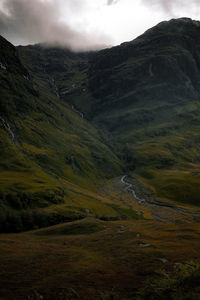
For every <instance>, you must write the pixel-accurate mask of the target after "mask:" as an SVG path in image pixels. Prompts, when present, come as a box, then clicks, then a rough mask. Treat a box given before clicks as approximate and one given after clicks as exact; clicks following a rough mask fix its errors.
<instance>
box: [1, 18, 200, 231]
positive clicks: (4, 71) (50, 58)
mask: <svg viewBox="0 0 200 300" xmlns="http://www.w3.org/2000/svg"><path fill="white" fill-rule="evenodd" d="M199 31H200V22H197V21H193V20H191V19H187V18H181V19H173V20H171V21H168V22H162V23H160V24H158V25H157V26H155V27H153V28H151V29H149V30H148V31H146V32H145V33H144V34H143V35H141V36H139V37H138V38H137V39H135V40H133V41H131V42H128V43H123V44H121V45H119V46H117V47H113V48H109V49H105V50H101V51H97V52H95V51H93V52H86V53H79V52H77V53H75V52H72V51H70V50H68V49H66V48H57V47H48V46H47V45H45V44H38V45H29V46H19V47H14V46H13V45H11V44H10V43H9V42H8V41H6V40H5V39H4V38H3V37H1V39H0V47H1V52H0V67H1V68H0V78H1V88H0V91H1V103H0V108H1V116H0V117H1V119H0V135H1V141H0V148H1V162H0V178H1V191H0V192H1V203H0V205H1V220H2V224H1V226H2V229H1V230H6V231H12V230H16V231H18V230H19V231H20V230H23V229H30V228H33V227H34V226H39V227H41V226H44V225H47V224H48V225H49V224H55V223H59V222H61V221H63V220H71V219H72V220H73V219H76V218H82V217H84V216H85V215H87V213H88V211H89V212H90V213H91V215H94V216H98V217H100V218H101V217H102V218H105V217H106V218H113V217H121V215H120V214H119V210H116V209H114V208H113V207H112V208H111V206H110V202H109V201H111V200H108V199H107V198H106V199H104V200H103V202H101V201H102V198H101V200H100V198H99V194H98V192H97V191H98V189H99V184H101V183H102V182H108V180H109V179H112V178H115V177H117V176H119V175H121V176H122V175H123V174H125V173H126V174H129V176H130V177H133V178H134V180H135V181H136V182H137V183H138V184H139V185H140V186H143V187H144V189H147V190H149V193H151V194H153V195H154V197H156V198H157V200H158V201H161V202H163V201H164V202H169V201H175V202H180V203H188V204H195V205H199V204H200V201H199V196H198V195H199V192H200V187H199V186H200V185H199V182H200V173H199V167H200V156H199V142H200V136H199V125H200V102H199V99H200V38H199ZM91 193H93V194H92V195H93V196H92V201H91V200H89V199H91ZM80 194H81V195H84V196H83V198H84V200H83V199H82V200H81V201H82V202H81V203H80ZM81 197H82V196H81ZM74 199H75V200H74ZM107 201H108V202H107ZM100 202H101V204H99V203H100ZM111 202H112V201H111ZM95 203H96V204H95ZM108 203H109V205H108ZM99 205H100V207H99ZM121 205H122V204H121ZM122 206H123V205H122ZM99 211H101V213H99ZM27 215H28V221H27V220H26V219H27ZM10 220H12V221H10ZM13 220H14V221H13ZM10 223H12V224H14V225H8V224H10ZM6 224H7V225H6ZM16 224H17V225H16ZM9 226H10V227H9Z"/></svg>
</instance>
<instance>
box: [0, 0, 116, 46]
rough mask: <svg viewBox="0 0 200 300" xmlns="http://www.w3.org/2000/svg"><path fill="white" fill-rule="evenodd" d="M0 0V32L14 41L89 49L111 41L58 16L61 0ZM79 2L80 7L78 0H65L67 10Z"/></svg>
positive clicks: (75, 7)
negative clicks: (71, 24) (81, 29)
mask: <svg viewBox="0 0 200 300" xmlns="http://www.w3.org/2000/svg"><path fill="white" fill-rule="evenodd" d="M0 1H1V3H0V4H1V6H0V34H1V35H3V36H4V37H5V38H7V39H8V40H9V41H11V42H12V43H14V44H33V43H41V42H46V43H48V44H50V45H52V44H57V45H60V46H67V47H69V48H71V49H73V50H89V49H100V48H104V47H105V46H106V45H108V44H110V43H111V41H110V39H109V37H107V36H106V35H104V34H98V33H95V34H92V33H88V32H84V31H82V32H81V31H80V29H79V30H78V29H77V30H76V29H74V28H72V27H71V26H70V25H69V22H68V23H66V22H64V21H63V20H61V18H60V10H61V9H62V3H63V2H62V1H61V0H59V1H58V0H48V1H47V0H46V1H44V0H33V1H29V0H0ZM112 2H113V1H112ZM79 3H80V8H81V1H78V0H73V1H70V0H66V1H65V4H68V9H69V11H72V9H74V10H75V9H78V7H79ZM82 3H83V2H82ZM65 8H66V9H67V5H66V6H65Z"/></svg>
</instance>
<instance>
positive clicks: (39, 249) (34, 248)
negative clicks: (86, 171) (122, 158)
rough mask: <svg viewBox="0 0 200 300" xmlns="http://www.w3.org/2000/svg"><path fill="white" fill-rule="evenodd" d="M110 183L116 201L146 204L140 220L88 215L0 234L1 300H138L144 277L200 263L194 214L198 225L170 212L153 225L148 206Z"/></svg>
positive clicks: (199, 234) (199, 239)
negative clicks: (40, 226)
mask: <svg viewBox="0 0 200 300" xmlns="http://www.w3.org/2000/svg"><path fill="white" fill-rule="evenodd" d="M109 186H110V190H109V189H108V187H106V185H105V191H107V193H108V192H109V193H110V194H111V197H112V198H113V199H114V198H116V201H117V202H116V203H118V201H123V203H126V204H127V207H129V208H131V207H134V208H135V209H136V210H138V211H139V210H141V209H143V215H144V219H143V220H117V221H102V220H98V219H96V218H94V217H88V218H85V219H83V220H79V221H74V222H70V223H64V224H59V225H56V226H52V227H48V228H43V229H39V230H34V231H29V232H25V233H19V234H1V235H0V253H1V256H0V270H1V272H0V296H1V299H2V300H10V299H12V300H15V299H17V300H18V299H20V300H21V299H32V300H35V299H48V300H49V299H58V300H61V299H62V300H65V299H141V298H137V297H138V296H137V292H138V290H139V289H140V288H142V287H143V286H144V285H145V282H146V280H147V279H149V278H158V277H160V270H163V269H164V270H166V272H171V271H172V270H173V269H174V268H175V267H176V266H178V265H180V264H185V263H191V262H198V261H200V252H199V247H200V223H199V222H198V218H196V222H195V217H193V218H192V217H191V218H188V215H185V214H181V215H180V216H178V218H177V220H176V222H171V220H172V219H174V215H173V216H172V219H170V218H168V219H166V220H162V221H159V222H158V221H157V220H154V219H153V217H152V215H151V209H148V206H147V205H143V206H141V205H139V204H138V207H137V201H135V200H134V199H133V197H132V196H131V194H130V193H128V192H126V191H124V186H123V184H121V185H120V178H118V179H115V180H114V181H113V182H112V185H111V184H109ZM102 193H104V191H103V190H102ZM158 209H159V208H157V210H158ZM161 209H162V208H161ZM184 218H186V219H184ZM152 299H153V298H152Z"/></svg>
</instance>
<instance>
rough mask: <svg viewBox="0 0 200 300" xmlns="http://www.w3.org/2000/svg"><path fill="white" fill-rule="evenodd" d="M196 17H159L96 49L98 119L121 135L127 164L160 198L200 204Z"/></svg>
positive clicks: (93, 84) (93, 70) (93, 81)
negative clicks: (124, 39) (132, 35)
mask: <svg viewBox="0 0 200 300" xmlns="http://www.w3.org/2000/svg"><path fill="white" fill-rule="evenodd" d="M199 24H200V23H199V22H196V21H192V20H190V19H187V18H182V19H178V20H171V21H169V22H162V23H160V24H158V25H157V26H155V27H153V28H152V29H150V30H148V31H147V32H145V33H144V34H143V35H142V36H140V37H138V38H137V39H135V40H134V41H132V42H129V43H124V44H122V45H120V46H117V47H114V48H111V49H106V50H103V51H100V52H98V53H96V54H95V55H94V56H93V57H92V58H91V61H90V68H89V83H90V90H91V93H92V95H93V97H94V99H95V100H94V106H95V108H94V109H93V122H94V123H95V124H98V126H104V127H105V128H107V129H108V130H109V131H110V132H111V133H112V135H113V136H114V137H116V138H117V140H118V142H119V145H120V147H121V150H120V151H121V154H122V157H123V159H124V160H125V162H126V165H127V169H129V170H130V171H134V172H135V173H137V174H139V175H140V176H141V180H142V181H143V182H144V183H146V184H148V185H150V186H151V187H152V189H153V190H154V192H155V193H156V194H157V196H159V197H162V198H168V199H173V200H175V201H178V202H188V203H193V204H197V205H199V204H200V198H199V196H198V195H199V188H198V186H199V182H200V177H199V161H200V156H199V125H200V90H199V78H200V52H199V49H200V48H199V47H200V39H199V30H200V29H199V28H200V27H199Z"/></svg>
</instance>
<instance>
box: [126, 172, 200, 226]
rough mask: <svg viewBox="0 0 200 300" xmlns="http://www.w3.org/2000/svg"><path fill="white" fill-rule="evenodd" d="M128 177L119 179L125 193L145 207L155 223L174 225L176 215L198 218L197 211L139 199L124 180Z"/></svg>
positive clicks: (130, 184)
mask: <svg viewBox="0 0 200 300" xmlns="http://www.w3.org/2000/svg"><path fill="white" fill-rule="evenodd" d="M127 177H128V175H123V176H122V177H121V180H120V181H121V183H123V184H124V185H125V186H126V187H125V189H124V190H125V191H127V192H130V193H131V194H132V195H133V197H134V198H135V199H136V200H137V202H138V203H139V204H140V205H141V206H142V205H143V206H145V207H147V208H148V209H149V210H150V211H151V214H152V216H153V219H154V220H155V221H159V222H166V221H167V222H169V223H174V221H175V218H176V216H178V215H183V214H186V215H190V216H191V215H198V216H200V212H199V211H193V210H189V209H185V208H181V207H175V206H172V205H167V204H163V203H159V202H156V201H154V200H149V199H144V198H140V197H139V196H138V195H137V194H136V191H135V190H134V186H133V184H132V183H130V182H128V181H126V178H127Z"/></svg>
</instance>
